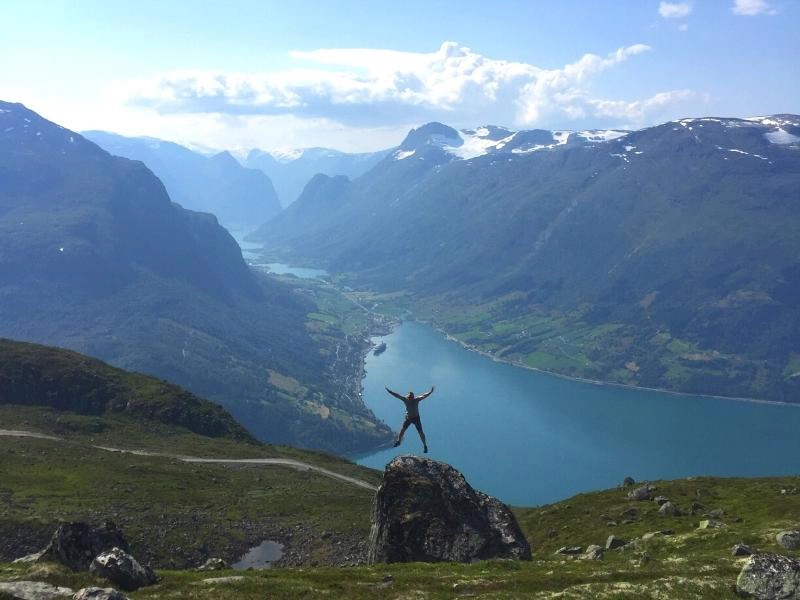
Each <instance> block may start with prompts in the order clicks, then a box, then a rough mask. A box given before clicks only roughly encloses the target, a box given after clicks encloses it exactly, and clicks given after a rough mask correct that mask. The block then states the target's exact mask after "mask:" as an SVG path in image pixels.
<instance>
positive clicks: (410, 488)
mask: <svg viewBox="0 0 800 600" xmlns="http://www.w3.org/2000/svg"><path fill="white" fill-rule="evenodd" d="M489 558H515V559H522V560H530V559H531V548H530V546H529V545H528V541H527V540H526V539H525V536H524V535H523V533H522V530H520V528H519V525H518V524H517V520H516V518H515V517H514V514H513V513H512V512H511V510H509V508H508V507H507V506H506V505H505V504H503V503H502V502H500V501H499V500H497V499H495V498H492V497H491V496H487V495H486V494H484V493H482V492H479V491H476V490H474V489H473V488H472V486H470V485H469V483H467V481H466V479H464V476H463V475H462V474H461V473H459V472H458V471H457V470H456V469H454V468H453V467H451V466H450V465H448V464H445V463H442V462H438V461H435V460H430V459H427V458H420V457H417V456H398V457H397V458H395V459H394V460H392V461H391V462H390V463H389V464H388V465H386V469H385V471H384V474H383V482H382V483H381V485H380V487H379V488H378V491H377V493H376V495H375V503H374V507H373V515H372V529H371V531H370V538H369V562H370V563H381V562H416V561H420V562H440V561H450V562H471V561H473V560H481V559H489Z"/></svg>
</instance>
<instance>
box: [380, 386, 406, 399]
mask: <svg viewBox="0 0 800 600" xmlns="http://www.w3.org/2000/svg"><path fill="white" fill-rule="evenodd" d="M385 389H386V391H387V392H389V393H390V394H391V395H392V396H394V397H395V398H397V399H399V400H405V398H404V397H403V396H401V395H400V394H398V393H397V392H393V391H392V390H390V389H389V388H388V387H387V388H385Z"/></svg>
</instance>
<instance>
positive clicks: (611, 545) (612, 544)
mask: <svg viewBox="0 0 800 600" xmlns="http://www.w3.org/2000/svg"><path fill="white" fill-rule="evenodd" d="M627 543H628V542H626V541H625V540H623V539H622V538H618V537H617V536H615V535H610V536H608V538H607V539H606V550H615V549H617V548H622V547H623V546H624V545H625V544H627Z"/></svg>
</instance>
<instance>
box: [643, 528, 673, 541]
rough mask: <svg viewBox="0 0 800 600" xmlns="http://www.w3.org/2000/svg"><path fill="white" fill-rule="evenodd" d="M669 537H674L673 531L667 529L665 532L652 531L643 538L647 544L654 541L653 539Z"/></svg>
mask: <svg viewBox="0 0 800 600" xmlns="http://www.w3.org/2000/svg"><path fill="white" fill-rule="evenodd" d="M668 535H672V530H671V529H665V530H664V531H651V532H649V533H645V534H644V535H643V536H642V540H643V541H645V542H646V541H647V540H652V539H653V538H660V537H666V536H668Z"/></svg>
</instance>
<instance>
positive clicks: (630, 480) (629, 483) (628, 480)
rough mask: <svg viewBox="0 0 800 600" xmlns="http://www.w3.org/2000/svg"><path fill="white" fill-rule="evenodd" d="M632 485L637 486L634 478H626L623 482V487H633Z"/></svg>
mask: <svg viewBox="0 0 800 600" xmlns="http://www.w3.org/2000/svg"><path fill="white" fill-rule="evenodd" d="M632 485H636V482H635V481H634V480H633V477H626V478H625V479H624V480H623V481H622V487H631V486H632Z"/></svg>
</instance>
